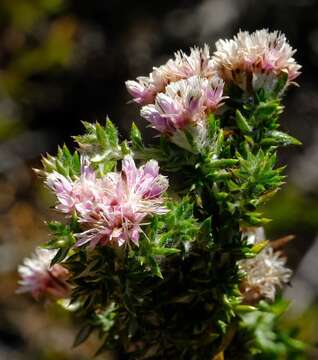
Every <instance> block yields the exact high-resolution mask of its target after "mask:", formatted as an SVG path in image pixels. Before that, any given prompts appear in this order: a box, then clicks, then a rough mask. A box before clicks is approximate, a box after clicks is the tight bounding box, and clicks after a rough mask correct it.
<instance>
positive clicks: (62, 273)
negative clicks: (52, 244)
mask: <svg viewBox="0 0 318 360" xmlns="http://www.w3.org/2000/svg"><path fill="white" fill-rule="evenodd" d="M56 252H57V251H56V250H48V249H43V248H39V247H38V248H36V250H35V253H34V254H33V256H32V257H30V258H26V259H24V262H23V265H20V266H19V268H18V272H19V274H20V276H21V280H20V281H19V285H20V287H19V288H18V290H17V292H18V293H27V292H29V293H31V294H32V296H33V297H34V298H35V299H39V298H41V297H43V296H49V297H53V298H55V299H62V298H66V297H68V295H69V293H70V286H69V285H68V283H67V279H68V276H69V272H68V270H67V269H65V268H64V267H63V266H62V265H60V264H55V265H53V266H50V264H51V261H52V259H53V258H54V256H55V255H56Z"/></svg>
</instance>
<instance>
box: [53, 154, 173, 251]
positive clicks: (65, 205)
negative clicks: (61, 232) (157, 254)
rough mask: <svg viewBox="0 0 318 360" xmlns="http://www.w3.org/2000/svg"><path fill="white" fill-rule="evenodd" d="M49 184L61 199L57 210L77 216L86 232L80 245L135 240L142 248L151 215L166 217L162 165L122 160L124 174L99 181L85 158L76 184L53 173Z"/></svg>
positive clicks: (80, 237) (122, 242) (166, 183)
mask: <svg viewBox="0 0 318 360" xmlns="http://www.w3.org/2000/svg"><path fill="white" fill-rule="evenodd" d="M46 183H47V185H48V186H49V188H51V189H52V190H53V191H54V192H55V194H56V197H57V199H58V204H57V206H56V208H57V209H58V210H60V211H62V212H64V213H66V214H68V215H71V214H72V213H73V212H75V213H76V215H77V217H78V221H79V223H80V224H81V225H82V228H83V232H81V233H79V234H77V237H78V242H77V246H81V245H84V244H86V243H90V245H91V246H92V247H95V246H96V245H97V244H100V245H105V244H107V243H115V244H118V245H119V246H121V245H123V244H124V243H128V242H129V241H132V242H133V243H134V244H136V245H138V240H139V234H140V232H141V231H142V229H141V225H142V222H143V221H144V219H145V218H146V217H147V216H148V215H153V214H163V213H165V212H166V209H165V207H163V206H162V194H163V193H164V192H165V191H166V190H167V187H168V181H167V179H166V177H164V176H162V175H160V174H159V166H158V163H157V162H156V161H154V160H151V161H149V162H147V163H146V164H145V165H144V166H142V167H140V168H139V169H138V168H137V167H136V165H135V163H134V160H133V159H132V157H131V156H126V157H125V158H124V160H123V161H122V171H121V172H109V173H107V174H106V176H105V177H103V178H98V177H97V175H96V172H95V171H94V170H93V169H92V168H91V167H90V164H89V161H88V160H87V159H82V167H81V175H80V177H79V178H78V179H76V180H75V181H72V180H71V179H68V178H66V177H65V176H63V175H61V174H59V173H57V172H53V173H51V174H49V175H48V177H47V180H46Z"/></svg>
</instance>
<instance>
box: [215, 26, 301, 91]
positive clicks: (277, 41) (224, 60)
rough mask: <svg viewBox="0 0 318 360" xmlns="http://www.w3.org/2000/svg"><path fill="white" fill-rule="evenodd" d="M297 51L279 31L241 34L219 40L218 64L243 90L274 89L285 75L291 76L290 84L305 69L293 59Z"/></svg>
mask: <svg viewBox="0 0 318 360" xmlns="http://www.w3.org/2000/svg"><path fill="white" fill-rule="evenodd" d="M295 52H296V50H294V49H292V47H291V46H290V45H289V44H288V42H287V39H286V37H285V35H284V34H282V33H280V32H278V31H274V32H269V31H268V30H266V29H263V30H258V31H255V32H254V33H252V34H250V33H248V32H247V31H240V32H239V33H238V34H237V35H236V36H234V38H233V39H230V40H219V41H217V43H216V52H215V53H214V62H215V66H216V69H217V71H218V73H219V74H220V76H221V77H222V78H223V79H224V80H225V81H233V82H235V83H236V84H237V85H238V86H240V87H241V88H242V89H243V90H248V86H251V85H252V86H253V88H254V89H255V88H256V89H257V88H260V87H264V86H265V87H270V86H272V85H273V83H275V79H276V78H277V76H278V75H280V74H281V73H286V74H287V76H288V82H291V81H293V80H294V79H296V78H297V77H298V76H299V74H300V71H299V70H300V68H301V66H300V65H298V64H297V63H296V61H295V59H294V58H293V55H294V53H295ZM251 81H252V83H251Z"/></svg>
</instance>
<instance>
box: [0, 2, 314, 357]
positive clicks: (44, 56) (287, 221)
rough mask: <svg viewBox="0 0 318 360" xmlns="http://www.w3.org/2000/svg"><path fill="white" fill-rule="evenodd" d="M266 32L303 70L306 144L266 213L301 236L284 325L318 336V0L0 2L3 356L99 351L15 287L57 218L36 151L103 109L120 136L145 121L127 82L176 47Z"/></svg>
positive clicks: (100, 115)
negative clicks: (275, 33) (282, 38)
mask: <svg viewBox="0 0 318 360" xmlns="http://www.w3.org/2000/svg"><path fill="white" fill-rule="evenodd" d="M264 27H265V28H268V29H270V30H281V31H282V32H284V33H285V34H286V35H287V38H288V39H289V41H290V43H291V45H292V46H293V47H294V48H297V49H298V51H297V53H296V55H295V57H296V59H297V61H298V62H299V63H300V64H301V65H302V66H303V69H302V75H301V76H300V78H299V79H298V82H299V85H300V86H301V87H300V88H297V87H292V88H290V90H289V91H288V94H287V95H286V97H285V99H284V104H285V106H286V111H285V113H284V115H283V119H282V126H283V128H284V129H285V130H288V132H289V133H290V134H292V135H293V136H295V137H297V138H299V139H300V140H301V141H302V142H303V147H297V148H292V149H287V150H284V151H282V152H281V154H280V160H281V163H282V164H287V165H288V168H287V170H286V174H287V175H288V178H287V183H288V185H287V184H286V185H285V186H284V188H283V190H282V191H281V193H280V194H279V195H277V196H276V198H275V199H274V200H273V201H272V202H271V203H270V204H269V205H268V207H267V208H266V209H265V211H266V213H267V215H268V216H269V217H271V218H272V219H273V221H272V223H271V224H270V225H269V226H268V227H267V233H268V235H269V237H270V238H272V239H274V238H277V237H280V236H284V235H288V234H295V235H296V239H295V240H293V241H292V242H291V243H289V244H288V245H287V247H286V253H287V254H288V258H289V265H290V266H291V267H292V268H293V269H294V270H295V276H294V278H293V281H292V287H291V288H289V289H287V291H286V296H287V297H289V298H291V299H293V305H292V307H291V310H290V316H289V317H288V321H287V320H285V322H292V323H293V324H295V323H296V324H297V325H299V326H300V329H301V337H302V338H305V339H306V340H307V341H311V342H315V341H318V336H317V333H318V326H317V320H318V316H317V314H318V309H317V305H316V303H317V301H316V300H317V291H318V277H317V273H318V264H317V261H316V258H317V256H318V241H316V234H317V232H318V202H317V198H318V186H317V185H318V166H317V163H318V144H317V139H318V123H317V119H316V114H317V110H318V87H317V85H316V84H317V77H318V61H317V57H318V1H315V0H295V1H291V0H281V1H274V0H262V1H259V0H254V1H253V0H205V1H160V2H155V1H149V0H148V1H144V0H138V1H135V2H132V1H120V0H117V1H115V0H90V1H85V0H81V1H79V0H73V1H71V0H68V1H67V0H1V1H0V142H1V143H0V359H1V360H2V359H9V358H10V360H15V359H18V360H19V359H32V360H33V359H72V358H73V357H72V356H75V357H76V359H87V358H90V357H91V355H92V353H93V348H94V347H95V340H94V339H93V340H91V342H90V343H88V344H87V345H85V346H83V347H82V348H80V349H79V350H77V352H76V351H75V353H74V352H73V350H71V349H70V347H71V345H72V336H73V332H74V330H73V329H74V328H76V326H77V324H76V322H75V323H74V322H72V321H71V320H70V319H69V318H68V317H67V315H65V314H64V313H63V312H62V311H61V310H60V309H57V308H54V307H52V306H49V305H42V304H35V303H34V302H33V301H32V300H30V299H29V298H28V297H23V296H20V297H18V296H17V295H15V294H14V291H15V289H16V281H17V275H16V267H17V264H18V263H20V262H21V260H22V258H23V257H24V256H27V255H28V254H29V253H30V252H31V251H32V249H33V248H34V246H35V245H36V244H39V243H41V242H43V241H45V240H46V238H47V236H48V234H47V231H46V228H45V226H44V225H43V220H44V219H45V218H48V217H52V213H51V212H50V211H49V210H48V207H49V204H52V199H51V198H50V196H49V195H48V194H47V192H46V191H45V190H44V189H43V187H42V186H41V184H40V183H39V181H37V180H36V178H35V176H34V174H33V172H32V167H39V166H40V156H41V153H45V152H51V153H54V152H55V151H56V148H57V145H58V144H62V143H64V142H65V143H67V144H68V145H70V146H71V147H72V146H73V143H72V140H71V135H75V134H78V133H80V132H81V131H82V125H81V120H85V121H96V120H98V121H100V122H103V121H104V119H105V117H106V116H107V115H108V116H109V117H110V118H111V119H112V120H113V121H114V122H115V123H116V124H117V126H118V127H119V129H120V131H121V133H122V135H123V137H125V136H126V135H127V131H128V130H129V127H130V124H131V122H132V121H136V122H137V123H138V124H139V125H140V126H142V127H144V126H145V123H144V122H143V121H142V120H140V118H139V115H138V109H137V107H136V106H135V105H134V104H131V103H130V104H128V101H129V100H130V98H129V96H128V94H127V92H126V89H125V85H124V82H125V80H127V79H134V78H135V77H136V76H138V75H145V74H148V73H149V71H150V70H151V68H152V66H155V65H160V64H161V63H163V62H165V61H166V60H167V59H168V58H169V57H171V56H172V55H173V53H174V52H175V51H177V50H178V49H183V50H185V51H187V49H188V48H189V47H190V46H194V45H203V44H204V43H208V44H209V45H210V46H211V49H212V51H213V49H214V43H215V41H216V40H217V39H219V38H220V37H222V38H225V37H232V36H233V35H234V34H235V33H236V32H237V31H238V30H239V29H242V30H249V31H253V30H256V29H261V28H264ZM146 133H147V134H148V136H149V134H150V133H151V132H150V131H149V130H147V131H146ZM72 354H73V355H72ZM313 356H314V355H313ZM313 358H314V357H313Z"/></svg>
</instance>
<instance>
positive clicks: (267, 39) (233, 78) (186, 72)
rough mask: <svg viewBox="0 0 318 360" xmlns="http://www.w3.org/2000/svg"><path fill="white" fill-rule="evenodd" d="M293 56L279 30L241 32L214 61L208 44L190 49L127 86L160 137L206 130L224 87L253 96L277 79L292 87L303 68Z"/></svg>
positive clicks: (219, 48)
mask: <svg viewBox="0 0 318 360" xmlns="http://www.w3.org/2000/svg"><path fill="white" fill-rule="evenodd" d="M294 53H295V50H293V49H292V47H291V46H290V45H289V44H288V42H287V40H286V37H285V35H283V34H281V33H279V32H277V31H274V32H269V31H268V30H265V29H263V30H259V31H255V32H254V33H252V34H250V33H248V32H246V31H241V32H239V33H238V34H237V35H236V36H235V37H234V38H233V39H231V40H219V41H217V43H216V51H215V52H214V54H213V55H212V56H211V55H210V51H209V48H208V46H207V45H205V46H204V48H203V49H200V48H193V49H191V52H190V55H186V54H185V53H183V52H182V51H179V52H177V53H176V54H175V56H174V58H173V59H170V60H168V62H167V63H166V64H164V65H162V66H159V67H155V68H154V69H153V71H152V72H151V73H150V74H149V76H147V77H146V76H142V77H138V78H137V81H127V82H126V86H127V89H128V92H129V93H130V94H131V95H132V97H133V100H134V101H135V102H137V103H138V104H140V105H141V106H142V108H141V116H142V117H143V118H145V119H146V120H147V121H149V122H150V124H151V126H152V127H153V128H155V129H157V130H158V131H160V132H161V133H165V134H167V135H173V133H175V132H178V130H182V129H184V128H186V127H187V126H188V125H189V124H193V125H195V126H196V125H197V124H199V126H201V128H202V123H204V120H205V119H206V118H207V115H208V114H209V113H210V112H215V111H216V109H217V108H218V107H219V106H221V105H222V101H223V99H224V98H225V97H224V96H223V89H224V82H225V83H231V82H232V83H235V84H236V85H237V86H239V87H241V88H242V89H243V90H244V91H248V92H249V91H252V90H253V89H254V90H257V89H259V88H264V89H265V90H269V91H271V90H273V89H274V88H275V85H276V84H277V80H278V76H279V75H281V74H282V73H286V74H287V76H288V82H287V85H288V84H289V83H291V82H292V81H293V80H294V79H295V78H296V77H297V76H298V75H299V74H300V71H299V70H300V68H301V67H300V65H298V64H297V63H296V61H295V59H294V58H293V55H294ZM172 141H173V137H172ZM185 147H186V146H185Z"/></svg>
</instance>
